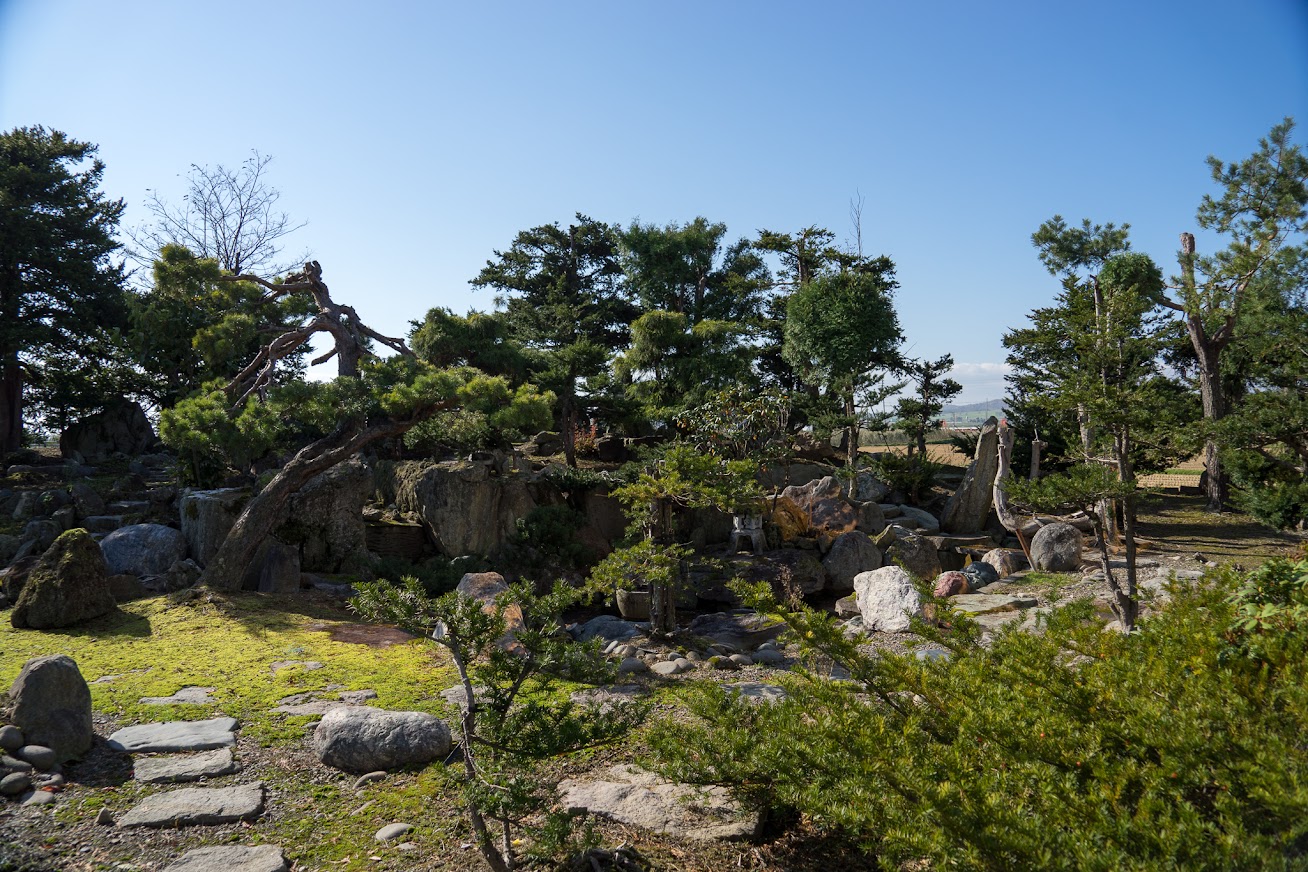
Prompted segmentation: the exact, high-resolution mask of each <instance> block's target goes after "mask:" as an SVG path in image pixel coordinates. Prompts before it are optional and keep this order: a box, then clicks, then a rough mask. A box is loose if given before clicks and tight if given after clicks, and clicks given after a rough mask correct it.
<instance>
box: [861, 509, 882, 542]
mask: <svg viewBox="0 0 1308 872" xmlns="http://www.w3.org/2000/svg"><path fill="white" fill-rule="evenodd" d="M856 529H858V530H861V531H863V532H864V533H867V534H868V535H869V536H875V535H877V534H878V533H880V532H881V531H882V530H884V529H886V516H885V513H883V512H882V511H881V506H879V505H877V504H876V503H863V504H862V505H860V506H859V507H858V527H857V528H856Z"/></svg>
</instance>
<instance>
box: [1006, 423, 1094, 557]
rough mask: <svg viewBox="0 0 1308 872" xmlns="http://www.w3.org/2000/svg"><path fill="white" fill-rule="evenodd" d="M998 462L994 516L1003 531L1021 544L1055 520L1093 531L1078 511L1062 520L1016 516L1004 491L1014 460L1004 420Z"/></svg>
mask: <svg viewBox="0 0 1308 872" xmlns="http://www.w3.org/2000/svg"><path fill="white" fill-rule="evenodd" d="M998 443H999V447H998V449H997V450H998V453H999V463H998V467H997V469H996V470H995V484H994V492H993V497H994V506H995V514H996V515H998V516H999V523H1001V524H1003V525H1004V529H1006V530H1008V532H1010V533H1012V534H1014V535H1015V536H1017V538H1018V540H1019V541H1021V540H1023V539H1024V538H1025V537H1030V536H1034V535H1035V534H1036V533H1037V532H1038V531H1039V530H1040V528H1041V527H1043V526H1045V525H1046V524H1052V523H1053V522H1055V521H1061V522H1063V523H1064V524H1071V525H1072V526H1073V527H1076V528H1077V529H1078V530H1081V531H1082V532H1087V531H1089V530H1092V529H1094V521H1092V520H1091V519H1090V518H1089V517H1088V516H1087V515H1086V514H1085V513H1084V512H1077V513H1076V514H1074V515H1068V516H1066V517H1062V518H1055V517H1043V516H1040V515H1034V516H1032V517H1031V518H1029V519H1027V520H1023V519H1022V518H1020V517H1018V515H1017V513H1016V512H1015V511H1013V506H1012V504H1011V503H1010V502H1009V501H1008V492H1007V491H1005V490H1004V481H1005V480H1006V479H1007V478H1008V476H1009V475H1010V474H1011V472H1012V468H1011V464H1012V457H1013V430H1012V428H1010V427H1009V426H1008V422H1007V421H1000V422H999V439H998Z"/></svg>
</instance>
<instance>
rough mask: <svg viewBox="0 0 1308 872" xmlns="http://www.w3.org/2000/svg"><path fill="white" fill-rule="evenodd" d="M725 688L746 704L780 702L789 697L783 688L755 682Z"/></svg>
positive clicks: (745, 682)
mask: <svg viewBox="0 0 1308 872" xmlns="http://www.w3.org/2000/svg"><path fill="white" fill-rule="evenodd" d="M727 686H728V687H730V688H731V689H732V690H734V691H735V692H736V693H737V694H738V695H739V696H740V698H741V699H743V700H745V701H747V702H780V701H781V700H783V699H785V698H786V697H787V696H789V695H790V694H788V693H786V690H785V688H782V687H777V686H776V685H775V684H762V683H760V682H757V681H740V682H737V683H735V684H729V685H727Z"/></svg>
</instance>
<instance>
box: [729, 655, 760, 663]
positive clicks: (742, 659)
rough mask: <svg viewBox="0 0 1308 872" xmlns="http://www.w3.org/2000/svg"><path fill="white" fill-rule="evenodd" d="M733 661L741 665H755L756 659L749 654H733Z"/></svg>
mask: <svg viewBox="0 0 1308 872" xmlns="http://www.w3.org/2000/svg"><path fill="white" fill-rule="evenodd" d="M730 659H731V661H732V662H733V663H735V664H737V665H739V666H753V665H754V659H753V658H752V657H750V656H749V655H748V654H732V655H731V657H730Z"/></svg>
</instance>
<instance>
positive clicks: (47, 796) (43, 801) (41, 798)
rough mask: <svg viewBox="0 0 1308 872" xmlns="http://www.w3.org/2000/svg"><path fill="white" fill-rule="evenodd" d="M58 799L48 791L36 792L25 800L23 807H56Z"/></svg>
mask: <svg viewBox="0 0 1308 872" xmlns="http://www.w3.org/2000/svg"><path fill="white" fill-rule="evenodd" d="M56 800H57V797H56V796H55V795H54V794H53V793H51V792H50V791H48V790H35V791H33V792H32V795H31V796H29V797H28V798H27V799H26V800H24V802H23V805H54V804H55V802H56Z"/></svg>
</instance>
